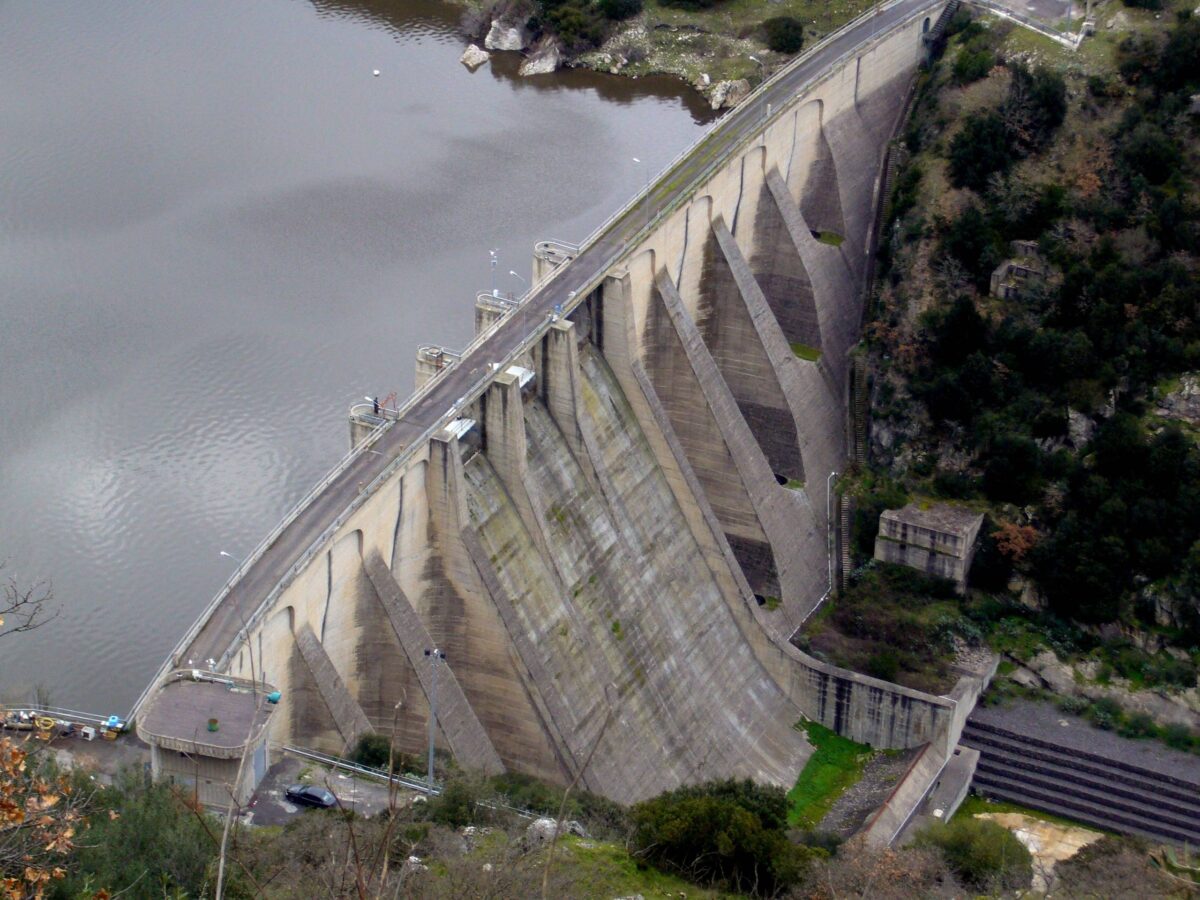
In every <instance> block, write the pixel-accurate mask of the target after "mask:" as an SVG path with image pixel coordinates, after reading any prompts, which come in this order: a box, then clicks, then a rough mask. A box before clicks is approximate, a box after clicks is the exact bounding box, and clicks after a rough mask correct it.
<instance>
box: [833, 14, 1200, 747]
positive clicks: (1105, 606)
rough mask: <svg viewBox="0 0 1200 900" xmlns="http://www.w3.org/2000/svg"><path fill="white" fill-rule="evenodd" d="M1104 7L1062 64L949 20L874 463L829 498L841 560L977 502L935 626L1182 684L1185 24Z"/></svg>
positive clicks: (1189, 171)
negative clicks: (910, 521)
mask: <svg viewBox="0 0 1200 900" xmlns="http://www.w3.org/2000/svg"><path fill="white" fill-rule="evenodd" d="M1098 18H1099V19H1100V20H1101V29H1102V31H1101V33H1100V34H1099V35H1098V36H1097V38H1096V39H1094V40H1091V41H1088V42H1085V44H1084V46H1083V48H1082V49H1081V50H1080V51H1079V53H1078V55H1072V54H1070V53H1069V52H1067V51H1065V50H1063V49H1062V48H1059V47H1057V46H1056V45H1054V44H1052V43H1051V42H1049V41H1048V40H1045V39H1043V38H1039V37H1038V36H1036V35H1033V36H1032V38H1031V36H1030V35H1029V34H1028V33H1027V32H1018V31H1014V30H1013V28H1012V26H1011V25H1008V24H1003V23H999V22H997V21H996V20H973V19H972V18H971V17H970V16H969V15H967V14H965V13H963V12H960V13H959V15H958V16H957V17H956V18H955V20H954V22H953V24H952V26H951V29H950V35H949V41H948V45H947V47H946V50H945V53H944V55H943V56H942V58H941V59H940V61H938V62H937V63H936V64H935V65H934V66H933V67H932V69H931V70H930V71H929V72H927V73H926V74H925V75H923V76H922V83H921V86H920V90H919V92H918V95H917V99H916V101H915V105H914V110H913V114H912V116H911V119H910V121H909V123H908V126H907V128H906V130H905V132H904V134H903V136H902V141H901V148H902V153H901V158H902V159H903V160H904V163H903V165H902V166H901V167H900V168H899V170H898V172H897V176H896V179H895V183H894V185H895V186H894V191H893V194H892V196H891V198H890V202H889V205H888V210H887V219H886V225H885V227H884V229H883V234H881V239H880V266H879V272H880V280H879V284H878V292H877V297H876V299H875V301H874V303H873V306H872V308H871V310H870V312H869V316H870V321H869V324H868V326H867V330H866V334H867V337H866V349H867V353H868V359H869V365H870V369H871V377H872V412H871V416H872V426H871V427H872V445H871V457H872V461H873V462H872V467H871V470H869V471H867V472H864V473H860V474H859V475H858V476H857V477H856V478H855V479H851V480H850V481H849V482H848V484H847V489H848V491H849V492H850V493H852V494H854V495H855V496H856V497H857V499H858V507H859V510H860V516H859V519H858V523H857V524H858V526H859V530H858V537H859V541H858V549H859V552H860V556H859V560H860V561H861V560H863V559H865V558H869V554H870V547H871V545H872V542H873V539H874V529H875V525H874V522H875V518H874V517H877V515H878V512H879V510H880V509H882V508H886V507H888V506H896V505H900V504H901V503H903V502H906V501H907V500H909V499H912V498H925V499H936V500H945V501H949V502H955V503H964V504H968V505H971V506H973V507H974V508H976V509H979V510H981V511H984V512H986V513H987V514H988V519H987V520H986V522H985V526H984V532H983V537H982V546H981V549H980V555H979V557H977V562H976V565H975V567H974V569H973V573H972V583H973V586H974V587H975V588H976V590H975V591H974V592H973V593H972V596H971V597H969V598H968V599H967V600H966V601H964V602H960V603H958V604H957V606H958V612H957V613H955V612H954V611H953V610H949V611H947V610H943V611H942V612H941V613H940V614H939V616H938V626H939V627H940V628H942V629H943V633H945V632H950V633H952V636H954V637H957V638H961V639H962V640H966V641H968V642H978V641H980V640H982V639H984V638H987V639H989V640H990V641H991V642H992V643H993V646H997V647H998V648H999V649H1002V650H1006V651H1009V652H1013V653H1014V654H1015V655H1016V656H1017V658H1027V657H1029V656H1031V655H1032V654H1034V653H1036V652H1037V651H1039V650H1040V649H1045V648H1049V649H1052V650H1054V651H1055V652H1057V653H1058V654H1059V656H1060V657H1063V658H1076V659H1078V658H1081V657H1083V656H1090V657H1091V658H1093V659H1094V660H1095V662H1096V665H1097V666H1099V668H1098V669H1096V668H1093V669H1091V670H1089V671H1091V672H1092V673H1093V675H1095V674H1097V673H1099V674H1100V675H1102V676H1104V675H1105V670H1107V676H1106V677H1111V676H1113V675H1120V676H1121V677H1123V678H1125V680H1126V681H1127V682H1128V683H1129V684H1130V685H1131V686H1132V687H1134V688H1137V687H1141V686H1143V685H1148V686H1153V685H1158V686H1160V687H1169V688H1171V689H1174V690H1179V689H1188V688H1190V689H1192V692H1193V693H1194V692H1195V686H1196V666H1197V662H1200V655H1198V654H1200V448H1198V446H1197V438H1198V436H1200V428H1198V427H1197V426H1198V425H1200V419H1198V418H1197V414H1200V406H1196V405H1192V401H1190V400H1189V398H1190V397H1191V396H1193V395H1194V393H1195V385H1196V380H1195V374H1194V373H1196V372H1197V370H1200V190H1198V188H1200V98H1198V97H1197V96H1196V95H1197V93H1198V92H1200V19H1197V18H1196V17H1195V16H1194V15H1193V14H1192V13H1191V12H1190V10H1189V9H1187V8H1185V7H1184V6H1183V5H1182V4H1181V5H1180V7H1179V9H1178V10H1176V9H1164V10H1163V11H1162V12H1160V13H1154V12H1151V11H1145V10H1135V9H1124V10H1120V9H1117V8H1114V7H1113V5H1112V4H1110V5H1109V6H1107V7H1105V8H1103V9H1102V10H1101V11H1100V13H1099V15H1098ZM1105 20H1108V24H1109V25H1111V29H1110V28H1108V27H1106V23H1105ZM1039 42H1043V43H1039ZM1006 261H1010V262H1012V263H1015V264H1016V265H1018V266H1020V267H1022V272H1023V273H1032V275H1031V276H1030V277H1019V278H1018V277H1015V276H1012V275H1011V274H1008V275H1004V277H1001V278H999V279H997V278H995V277H994V274H993V273H995V272H996V270H997V267H998V266H1000V265H1001V264H1002V263H1005V262H1006ZM995 280H998V281H1000V282H1004V281H1005V280H1007V282H1008V287H1007V288H1006V287H1005V286H1004V285H1003V283H1001V284H993V281H995ZM873 568H874V567H873V566H868V567H867V569H865V570H863V571H862V572H860V573H859V574H858V579H857V580H858V581H860V582H861V581H862V580H863V579H864V578H865V579H867V580H868V581H870V579H875V580H876V582H877V581H878V579H879V578H880V576H879V575H877V574H872V569H873ZM856 590H858V591H859V592H860V593H861V592H862V589H861V588H856ZM872 590H873V591H874V590H877V585H876V587H874V588H872ZM853 596H854V591H852V592H851V599H853ZM933 596H934V597H935V598H936V596H937V595H936V592H935V594H934V595H933ZM907 608H908V609H909V610H910V611H909V612H908V613H906V614H907V615H908V616H909V617H910V618H911V617H912V615H913V613H912V612H911V610H913V609H914V607H913V606H912V605H909V606H908V607H907ZM833 617H834V618H836V613H834V614H833ZM842 632H843V633H845V629H842ZM849 636H850V637H854V635H853V634H850V635H849ZM929 646H931V647H932V648H934V649H935V650H938V652H941V653H944V651H945V648H946V646H947V641H946V640H945V639H943V640H941V641H933V642H930V644H929ZM851 649H853V648H851ZM1156 651H1162V652H1161V653H1156ZM893 652H894V653H898V654H900V656H899V661H900V662H901V663H903V662H904V657H903V652H904V649H903V647H900V648H897V649H896V650H894V651H893ZM936 655H937V654H936V653H933V654H926V657H927V658H928V657H932V656H936ZM927 661H928V660H927ZM876 664H877V665H882V666H886V665H890V664H891V663H889V661H888V660H887V659H884V660H876ZM860 667H861V666H860ZM901 668H902V669H903V668H905V666H903V665H901ZM910 668H913V669H920V666H918V665H914V666H912V667H910ZM881 674H884V673H881ZM901 674H903V673H901ZM917 680H918V681H919V680H920V679H917ZM909 681H910V683H911V682H912V681H913V679H911V678H910V679H909ZM1105 683H1107V682H1105ZM1189 702H1190V701H1189ZM1111 724H1112V723H1111V722H1110V725H1111ZM1186 731H1187V729H1186V728H1185V729H1184V734H1185V736H1186ZM1174 733H1175V735H1176V737H1177V738H1178V739H1179V740H1181V741H1182V742H1183V743H1184V744H1187V743H1188V740H1187V739H1184V737H1181V736H1180V734H1179V730H1178V728H1176V729H1175V732H1174ZM1190 741H1191V743H1193V744H1194V743H1195V736H1194V734H1193V736H1192V738H1191V739H1190Z"/></svg>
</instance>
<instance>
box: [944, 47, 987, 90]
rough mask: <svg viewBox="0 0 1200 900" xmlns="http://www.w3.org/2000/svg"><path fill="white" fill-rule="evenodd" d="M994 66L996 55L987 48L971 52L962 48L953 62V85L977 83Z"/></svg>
mask: <svg viewBox="0 0 1200 900" xmlns="http://www.w3.org/2000/svg"><path fill="white" fill-rule="evenodd" d="M994 65H996V54H994V53H993V52H992V51H991V50H988V49H987V48H982V49H979V50H971V49H970V48H968V47H963V49H962V50H961V51H959V54H958V58H957V59H955V60H954V70H953V73H952V77H953V79H954V83H955V84H970V83H971V82H972V81H978V80H979V79H980V78H983V77H984V76H986V75H987V73H988V72H990V71H992V67H993V66H994Z"/></svg>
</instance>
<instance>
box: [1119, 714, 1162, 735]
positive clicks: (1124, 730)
mask: <svg viewBox="0 0 1200 900" xmlns="http://www.w3.org/2000/svg"><path fill="white" fill-rule="evenodd" d="M1117 731H1118V732H1119V733H1120V735H1121V737H1127V738H1148V737H1157V736H1158V726H1157V725H1155V724H1154V720H1153V719H1152V718H1150V717H1149V716H1148V715H1146V714H1145V713H1134V714H1133V715H1132V716H1130V717H1129V718H1127V719H1126V720H1125V721H1124V722H1122V723H1121V726H1120V728H1118V729H1117Z"/></svg>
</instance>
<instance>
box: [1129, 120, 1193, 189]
mask: <svg viewBox="0 0 1200 900" xmlns="http://www.w3.org/2000/svg"><path fill="white" fill-rule="evenodd" d="M1181 159H1182V155H1181V153H1180V150H1179V145H1178V144H1176V143H1175V141H1174V140H1172V139H1171V137H1170V136H1169V135H1167V133H1166V132H1164V131H1163V130H1162V129H1161V128H1159V127H1158V126H1157V125H1154V124H1152V123H1150V122H1142V123H1141V124H1139V125H1137V126H1136V127H1135V128H1134V129H1133V130H1132V131H1131V132H1130V133H1129V134H1128V135H1126V136H1125V138H1124V140H1122V141H1121V161H1122V162H1123V163H1124V164H1125V167H1126V168H1127V169H1128V172H1129V174H1130V175H1140V176H1141V177H1142V178H1145V179H1146V180H1147V181H1148V182H1150V183H1151V184H1162V183H1163V182H1164V181H1166V180H1167V179H1168V178H1169V177H1170V176H1171V173H1172V172H1174V171H1175V170H1176V169H1178V168H1179V164H1180V160H1181Z"/></svg>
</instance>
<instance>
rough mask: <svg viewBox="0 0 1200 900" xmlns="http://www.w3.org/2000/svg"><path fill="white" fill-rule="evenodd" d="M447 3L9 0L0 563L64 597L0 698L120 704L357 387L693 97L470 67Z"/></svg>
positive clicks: (595, 201)
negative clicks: (37, 691)
mask: <svg viewBox="0 0 1200 900" xmlns="http://www.w3.org/2000/svg"><path fill="white" fill-rule="evenodd" d="M457 18H458V11H457V10H456V9H455V8H454V7H451V6H446V5H442V4H440V3H437V2H433V0H402V2H388V0H363V2H349V0H336V2H335V0H315V2H312V3H307V2H301V0H256V2H253V3H248V2H245V0H204V2H195V3H179V2H174V0H141V2H135V0H128V2H120V3H96V2H92V0H75V2H67V0H44V2H43V0H13V2H8V3H3V4H0V560H7V565H6V567H5V569H4V570H3V572H0V576H2V577H4V578H6V579H7V578H8V577H14V578H16V579H17V581H18V583H19V584H21V585H23V586H30V585H32V584H34V583H36V582H42V581H44V582H47V583H49V584H50V585H51V586H52V590H53V594H54V596H55V598H56V604H57V606H58V607H59V608H60V614H59V615H58V617H57V618H56V619H55V620H54V621H52V622H51V623H49V624H47V625H45V626H44V627H42V628H40V629H38V630H36V631H34V632H31V633H29V634H24V635H13V636H9V637H6V638H3V639H2V640H0V701H2V700H4V699H17V700H19V699H24V698H27V697H28V696H30V694H31V692H32V691H33V689H34V688H35V687H36V686H38V685H40V686H42V687H44V688H45V690H46V691H48V693H49V696H50V698H51V700H52V702H53V703H55V704H56V705H60V706H70V707H74V708H80V709H87V710H94V711H96V712H104V713H109V712H120V713H122V714H123V713H124V712H125V711H126V710H127V709H128V708H129V705H130V704H131V703H132V702H133V700H134V699H135V697H136V696H137V694H138V693H139V691H140V690H141V688H142V687H143V685H144V683H145V681H146V680H147V679H148V678H149V677H150V676H151V675H152V674H153V672H154V671H155V669H156V668H157V666H158V664H159V663H160V662H161V660H162V658H163V657H164V656H165V655H166V653H167V652H168V651H169V650H170V648H171V647H172V646H173V644H174V643H175V641H176V639H177V638H178V637H179V636H180V635H181V634H182V632H183V631H184V629H185V628H186V627H187V626H188V625H189V624H190V623H191V621H192V620H193V619H194V618H195V616H196V615H197V614H198V613H199V611H200V610H201V609H202V608H203V607H204V606H205V604H206V603H207V602H208V601H209V599H210V598H211V597H212V595H213V593H214V592H215V591H216V590H217V589H218V588H219V587H220V585H221V584H222V583H223V582H224V581H225V579H226V577H227V576H228V574H229V573H230V571H231V570H232V568H233V567H234V565H235V564H234V563H233V562H232V561H231V560H229V559H228V558H226V557H223V556H221V555H220V551H225V552H227V553H229V554H232V555H234V556H240V555H242V554H244V553H246V552H248V551H249V550H250V549H251V548H252V547H253V546H254V545H255V544H257V543H258V541H259V540H260V538H261V537H262V536H263V535H265V534H266V533H267V532H268V531H269V530H270V529H271V527H272V526H273V525H274V524H275V522H276V521H278V519H279V518H280V517H281V516H282V515H283V514H284V513H285V512H286V511H287V510H288V509H289V508H290V507H291V505H292V504H293V503H294V502H295V501H296V500H297V499H299V498H300V497H302V496H303V495H304V494H305V493H306V492H307V490H308V488H309V487H310V486H311V485H312V484H313V483H314V482H315V481H316V480H318V479H319V478H320V477H321V475H322V474H323V473H324V472H325V471H326V470H328V469H329V468H330V467H331V466H332V465H333V464H334V463H335V462H336V461H337V460H338V458H339V457H340V456H341V455H342V454H343V453H344V452H345V451H346V450H347V441H348V437H347V426H346V424H345V422H346V420H345V416H346V412H347V409H348V407H349V405H350V404H351V403H352V402H354V401H356V400H359V399H361V398H362V397H364V396H379V397H384V396H386V395H388V394H389V393H391V392H392V391H395V392H396V393H397V394H398V395H399V397H400V398H401V399H403V398H404V397H405V396H406V395H407V394H408V392H409V391H410V390H411V389H412V382H413V374H412V370H413V358H414V353H415V351H416V348H417V347H418V346H419V345H421V344H425V343H437V344H443V345H446V346H450V347H457V346H461V345H463V344H465V343H466V342H467V341H468V340H469V339H470V337H471V332H472V321H473V306H472V304H473V298H474V296H475V293H476V292H477V291H480V290H488V289H490V288H491V287H492V284H493V282H492V279H493V275H494V277H495V286H496V287H497V288H498V289H499V290H502V291H505V292H508V291H515V292H517V293H520V292H521V291H522V289H523V285H522V282H521V278H528V277H529V269H530V263H529V258H530V251H531V248H532V245H533V243H534V241H536V240H539V239H542V238H557V239H561V240H567V241H579V240H580V239H582V238H583V237H584V236H585V235H587V234H588V233H589V232H590V231H591V230H592V229H593V228H594V227H595V226H596V225H598V224H600V223H601V222H602V221H603V220H604V219H605V218H607V216H608V215H609V214H610V213H611V212H613V211H615V210H616V209H617V208H618V207H619V206H620V205H621V204H622V203H623V202H624V201H625V200H626V199H628V198H629V197H630V196H631V195H632V194H633V193H635V192H636V191H637V190H638V189H640V188H641V187H642V185H643V183H644V182H645V179H646V177H647V174H648V173H650V172H657V171H658V169H659V168H661V167H662V166H663V165H664V164H665V163H666V162H667V161H668V160H669V159H671V158H672V157H674V156H675V154H676V153H678V152H679V151H680V150H681V149H683V148H684V147H685V146H686V145H688V144H689V143H690V142H691V141H693V140H694V139H695V138H696V137H697V136H698V135H699V133H700V131H701V130H702V128H703V127H704V125H705V124H706V123H707V121H708V119H709V115H710V114H709V113H708V111H707V109H706V107H705V106H704V105H703V103H702V101H701V100H700V98H699V97H698V96H696V95H694V94H692V93H690V92H688V91H686V90H685V89H684V87H683V85H682V84H681V83H679V82H676V81H670V80H656V79H642V80H637V81H634V80H630V79H623V78H617V77H611V76H599V75H595V74H593V73H585V72H565V73H559V74H556V75H553V76H541V77H537V78H534V79H521V78H519V77H517V75H516V68H517V64H518V62H519V60H518V59H517V58H515V57H513V56H508V57H494V58H493V62H492V64H490V65H489V66H485V67H484V68H482V69H480V70H479V71H477V72H476V73H474V74H471V73H469V72H468V71H467V70H466V69H465V68H463V67H462V66H461V65H460V64H459V63H458V56H459V54H460V53H461V51H462V49H463V42H462V40H461V39H460V38H459V37H458V35H457V32H456V27H455V26H456V22H457ZM375 69H378V70H379V72H380V74H379V76H378V77H376V76H374V75H373V74H372V73H373V70H375ZM635 157H636V158H637V159H638V160H640V162H634V158H635ZM492 249H495V250H497V252H498V257H499V264H498V265H497V266H496V267H495V269H494V270H493V269H492V268H490V266H489V250H492ZM510 270H514V271H516V272H517V273H518V274H519V276H520V278H518V277H514V276H511V275H509V274H508V273H509V271H510ZM10 624H11V623H10Z"/></svg>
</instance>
